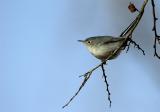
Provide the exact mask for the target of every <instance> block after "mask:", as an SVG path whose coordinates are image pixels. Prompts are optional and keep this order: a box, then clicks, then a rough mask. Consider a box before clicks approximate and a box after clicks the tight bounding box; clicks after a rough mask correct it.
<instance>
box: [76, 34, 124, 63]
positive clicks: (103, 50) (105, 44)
mask: <svg viewBox="0 0 160 112" xmlns="http://www.w3.org/2000/svg"><path fill="white" fill-rule="evenodd" d="M124 40H125V38H118V37H117V38H116V37H112V36H95V37H89V38H87V39H85V40H78V41H79V42H82V43H83V44H84V45H85V46H86V47H87V48H88V50H89V52H90V53H91V54H92V55H93V56H95V57H96V58H98V59H100V60H101V61H105V60H106V59H107V58H108V56H109V55H111V53H113V52H114V51H115V50H116V49H118V48H119V47H120V46H121V45H122V43H123V41H124ZM119 53H120V50H119V51H118V52H117V53H116V54H115V55H113V56H111V57H110V58H109V60H110V59H114V58H116V57H117V56H118V54H119Z"/></svg>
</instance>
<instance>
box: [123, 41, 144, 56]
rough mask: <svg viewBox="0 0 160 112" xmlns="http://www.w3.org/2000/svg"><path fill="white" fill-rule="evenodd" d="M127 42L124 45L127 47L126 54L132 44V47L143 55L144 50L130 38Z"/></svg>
mask: <svg viewBox="0 0 160 112" xmlns="http://www.w3.org/2000/svg"><path fill="white" fill-rule="evenodd" d="M128 41H129V42H128V44H127V45H126V47H127V50H126V53H127V52H128V51H129V47H130V44H133V45H134V47H136V48H137V49H138V50H140V51H141V52H142V53H143V55H145V52H144V50H143V49H142V48H141V47H140V46H139V45H138V44H137V43H136V42H135V41H134V40H132V38H129V39H128Z"/></svg>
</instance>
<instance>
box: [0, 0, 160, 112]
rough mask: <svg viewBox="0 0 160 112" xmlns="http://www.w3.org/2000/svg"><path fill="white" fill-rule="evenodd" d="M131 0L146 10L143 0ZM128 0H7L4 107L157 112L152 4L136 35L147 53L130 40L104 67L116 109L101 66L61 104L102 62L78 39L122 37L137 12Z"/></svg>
mask: <svg viewBox="0 0 160 112" xmlns="http://www.w3.org/2000/svg"><path fill="white" fill-rule="evenodd" d="M131 2H133V3H135V5H136V7H137V8H138V9H140V7H141V4H142V3H143V0H141V1H137V0H133V1H131ZM158 2H159V1H156V4H158ZM129 3H130V1H128V0H118V1H117V0H80V1H76V0H14V1H13V0H1V1H0V24H1V25H0V52H1V55H0V112H106V111H107V112H151V111H153V112H159V111H160V106H159V105H160V69H159V67H160V60H158V59H157V58H155V57H153V53H154V52H153V40H154V38H153V37H154V35H153V32H152V22H153V21H152V10H151V5H150V2H149V3H148V5H147V7H146V10H145V13H144V16H143V18H142V20H141V22H140V24H139V25H138V27H137V28H136V30H135V32H134V34H133V39H134V40H135V41H136V42H137V43H139V44H140V46H141V47H142V48H143V49H144V50H145V53H146V55H145V56H143V54H142V53H141V52H140V51H138V50H137V49H135V48H134V47H133V46H132V47H131V49H130V51H129V52H128V53H125V51H123V52H122V53H121V55H120V56H119V57H118V58H117V59H115V60H111V61H109V62H108V64H107V65H106V66H105V69H106V74H107V76H108V82H109V84H110V86H109V89H110V91H111V100H112V102H113V103H112V108H109V102H108V100H107V93H106V91H105V89H106V88H105V84H104V81H103V78H102V71H101V69H98V70H96V71H95V72H94V73H93V75H92V77H91V78H90V80H89V81H88V82H87V84H86V85H85V87H84V88H83V89H82V91H81V92H80V94H79V95H78V96H77V97H76V98H75V99H74V100H73V102H71V104H70V105H69V106H68V107H67V108H65V109H62V106H63V105H64V104H65V103H66V102H67V101H68V100H69V98H70V97H71V96H72V95H73V94H74V93H75V92H76V90H77V89H78V87H79V86H80V84H81V82H82V80H83V79H82V78H79V77H78V76H79V75H82V74H84V73H85V72H87V71H88V70H89V69H91V68H93V67H94V66H96V65H97V64H99V63H100V61H99V60H97V59H96V58H94V57H93V56H92V55H91V54H90V53H89V52H88V51H87V49H86V48H85V47H84V46H83V45H82V44H81V43H78V42H77V40H80V39H85V38H87V37H90V36H97V35H111V36H118V35H119V34H120V33H121V32H122V31H123V30H124V29H125V28H126V27H127V26H128V25H129V24H130V23H131V21H132V20H133V19H134V17H136V15H137V13H134V14H132V13H130V12H129V11H128V9H127V7H128V4H129ZM157 6H158V5H157ZM158 9H160V7H159V6H158V7H157V11H158ZM157 16H158V17H160V13H159V12H157ZM157 25H160V22H159V23H158V24H157ZM158 28H159V27H158ZM159 31H160V29H159Z"/></svg>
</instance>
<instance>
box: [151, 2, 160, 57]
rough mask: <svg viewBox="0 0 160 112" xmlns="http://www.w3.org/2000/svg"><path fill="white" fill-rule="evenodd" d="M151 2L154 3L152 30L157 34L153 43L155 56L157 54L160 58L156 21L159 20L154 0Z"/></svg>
mask: <svg viewBox="0 0 160 112" xmlns="http://www.w3.org/2000/svg"><path fill="white" fill-rule="evenodd" d="M151 4H152V13H153V29H152V31H154V35H155V39H154V45H153V48H154V56H156V57H157V58H158V59H160V55H159V54H158V53H157V42H159V44H160V36H159V35H158V34H157V27H156V22H157V20H158V18H157V17H156V11H155V3H154V0H151Z"/></svg>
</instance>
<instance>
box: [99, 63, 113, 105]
mask: <svg viewBox="0 0 160 112" xmlns="http://www.w3.org/2000/svg"><path fill="white" fill-rule="evenodd" d="M103 65H104V64H102V65H101V68H102V72H103V77H104V82H105V84H106V87H107V88H106V91H107V93H108V101H109V106H110V107H111V103H112V101H111V93H110V91H109V84H108V82H107V75H106V74H105V69H104V66H103Z"/></svg>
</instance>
